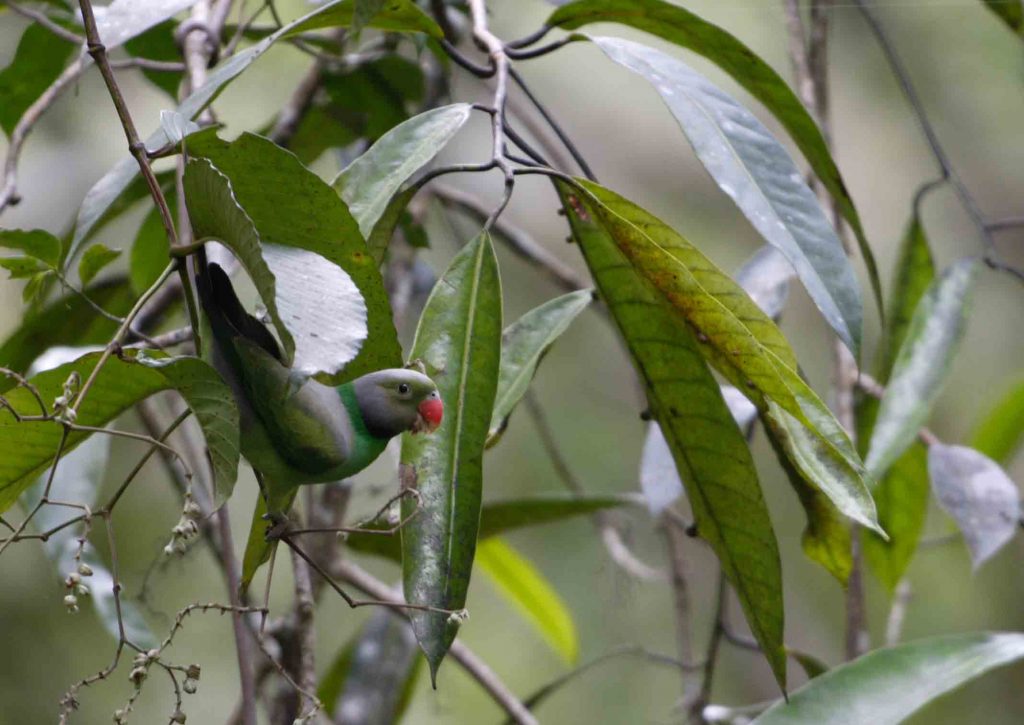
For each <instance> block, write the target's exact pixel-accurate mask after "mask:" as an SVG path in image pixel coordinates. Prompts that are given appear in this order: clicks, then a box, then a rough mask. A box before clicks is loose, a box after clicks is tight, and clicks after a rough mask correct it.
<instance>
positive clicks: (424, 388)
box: [352, 368, 444, 438]
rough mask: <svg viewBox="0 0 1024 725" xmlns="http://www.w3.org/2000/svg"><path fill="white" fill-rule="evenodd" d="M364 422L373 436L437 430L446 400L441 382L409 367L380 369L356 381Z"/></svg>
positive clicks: (356, 394) (383, 436) (356, 390)
mask: <svg viewBox="0 0 1024 725" xmlns="http://www.w3.org/2000/svg"><path fill="white" fill-rule="evenodd" d="M352 388H353V390H354V392H355V398H356V403H357V404H358V406H359V412H360V413H361V414H362V417H363V423H365V424H366V428H367V430H368V431H369V432H370V434H371V435H374V436H377V437H380V438H391V437H392V436H396V435H398V434H399V433H403V432H405V431H411V432H412V433H420V432H423V431H426V432H432V431H435V430H437V428H438V427H439V426H440V425H441V420H442V419H443V418H444V403H443V402H442V401H441V394H440V393H439V392H438V391H437V385H436V384H435V383H434V381H433V380H431V379H430V378H428V377H427V376H426V375H424V374H423V373H420V372H417V371H415V370H409V369H407V368H394V369H390V370H379V371H377V372H375V373H369V374H368V375H364V376H362V377H361V378H357V379H356V380H355V381H353V383H352Z"/></svg>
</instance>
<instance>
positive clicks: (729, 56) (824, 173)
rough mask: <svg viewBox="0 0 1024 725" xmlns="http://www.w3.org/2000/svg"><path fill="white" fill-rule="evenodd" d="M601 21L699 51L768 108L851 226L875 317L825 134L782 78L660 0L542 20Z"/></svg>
mask: <svg viewBox="0 0 1024 725" xmlns="http://www.w3.org/2000/svg"><path fill="white" fill-rule="evenodd" d="M602 22H611V23H620V24H622V25H628V26H629V27H632V28H636V29H637V30H642V31H644V32H647V33H652V34H653V35H656V36H658V37H659V38H663V39H665V40H667V41H669V42H670V43H675V44H676V45H679V46H681V47H683V48H686V49H687V50H691V51H693V52H694V53H699V54H700V55H702V56H704V57H705V58H707V59H708V60H709V61H711V62H712V63H714V64H715V65H717V66H718V67H719V68H721V69H722V70H723V71H725V72H726V73H728V74H729V75H730V76H732V78H733V80H735V81H736V82H737V83H739V84H740V85H741V86H742V87H743V88H744V89H746V91H747V92H748V93H750V95H752V96H753V97H754V98H756V99H757V100H758V101H760V102H761V103H762V104H764V106H765V108H767V109H768V110H769V111H771V113H772V115H774V116H775V118H776V119H778V121H779V123H781V124H782V125H783V127H785V129H786V131H788V132H789V135H790V137H791V138H792V139H793V141H794V142H796V145H797V147H798V148H799V149H800V151H801V152H802V153H803V155H804V158H806V159H807V161H808V163H809V164H810V165H811V168H812V169H814V173H815V174H816V175H817V176H818V178H819V179H821V181H822V183H823V184H824V185H825V188H826V189H828V192H829V194H830V195H831V196H832V198H833V199H835V200H836V202H837V203H838V206H839V213H840V214H842V215H843V218H844V219H846V221H847V222H849V224H850V227H851V228H852V229H853V232H854V235H855V236H856V237H857V243H858V245H859V247H860V252H861V256H862V257H863V258H864V264H865V266H866V267H867V271H868V276H869V277H870V279H871V287H872V290H873V291H874V296H875V302H876V304H877V305H878V311H879V314H880V315H881V314H882V310H883V307H882V285H881V280H880V279H879V275H878V266H877V264H876V263H875V257H874V254H873V253H872V251H871V246H870V245H869V244H868V239H867V236H866V235H865V233H864V227H863V225H862V224H861V220H860V215H859V214H858V213H857V208H856V206H854V203H853V198H852V197H851V196H850V192H849V190H848V189H847V188H846V184H845V182H844V181H843V177H842V175H841V174H840V173H839V168H838V167H837V166H836V162H835V161H834V160H833V158H832V154H831V153H830V152H829V148H828V144H827V143H826V142H825V137H824V136H823V135H822V133H821V130H820V129H819V128H818V125H817V124H816V123H815V122H814V119H813V118H811V114H810V113H808V111H807V109H806V108H804V105H803V103H801V102H800V99H799V98H797V96H796V94H795V93H793V91H792V90H790V88H789V86H788V85H787V84H786V81H784V80H783V79H782V77H781V76H779V74H778V73H776V72H775V70H774V69H773V68H772V67H771V66H770V65H768V63H766V62H765V61H764V60H763V59H762V58H760V57H759V56H758V55H757V54H756V53H755V52H754V51H753V50H751V49H750V48H749V47H747V46H746V45H745V44H744V43H743V42H742V41H740V40H739V39H738V38H736V37H735V36H733V35H732V34H730V33H729V32H728V31H726V30H724V29H722V28H720V27H718V26H717V25H714V24H713V23H709V22H708V21H706V20H704V19H703V18H701V17H699V16H697V15H694V14H693V13H691V12H690V11H689V10H686V9H685V8H681V7H679V6H678V5H674V4H672V3H668V2H663V0H579V1H578V2H571V3H567V4H566V5H564V6H563V7H560V8H558V9H557V10H555V12H554V13H553V14H552V15H551V17H550V18H548V25H554V26H558V27H561V28H565V29H567V30H574V29H576V28H581V27H583V26H584V25H589V24H591V23H602ZM772 316H774V315H772Z"/></svg>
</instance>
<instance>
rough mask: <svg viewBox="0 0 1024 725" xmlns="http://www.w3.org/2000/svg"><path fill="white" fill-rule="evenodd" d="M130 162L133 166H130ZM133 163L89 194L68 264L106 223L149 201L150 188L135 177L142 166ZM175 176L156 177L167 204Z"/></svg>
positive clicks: (170, 172)
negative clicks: (139, 203)
mask: <svg viewBox="0 0 1024 725" xmlns="http://www.w3.org/2000/svg"><path fill="white" fill-rule="evenodd" d="M160 133H161V134H162V133H163V131H161V132H160ZM127 161H131V162H133V163H132V164H127V163H126V162H127ZM134 162H135V159H134V158H129V159H125V160H124V161H121V162H120V163H119V164H117V165H116V166H115V167H114V168H113V169H112V170H111V171H110V172H108V173H107V175H106V176H104V177H103V178H102V179H100V180H99V181H98V182H97V183H96V184H95V185H94V186H93V187H92V188H91V189H90V190H89V191H88V193H86V195H85V198H84V199H83V200H82V205H81V206H80V207H79V209H78V217H77V218H76V220H75V230H74V233H73V234H72V235H71V241H70V243H69V245H68V250H67V253H66V255H65V257H64V260H65V262H67V261H68V260H70V259H72V258H73V257H74V255H75V254H77V252H78V250H79V249H81V246H82V244H84V243H85V242H87V241H88V240H89V239H92V238H93V237H94V236H95V235H96V233H97V232H99V230H100V229H102V228H103V227H104V226H105V225H106V224H108V223H109V222H111V221H112V220H114V219H116V218H117V217H119V216H120V215H121V214H123V213H124V212H126V211H128V210H129V209H131V208H132V207H133V206H134V205H135V204H136V202H139V201H141V200H142V199H149V187H148V186H146V183H145V181H144V180H143V179H142V177H141V176H137V175H136V172H137V171H138V168H139V167H138V164H135V163H134ZM133 164H134V170H133V168H132V167H133ZM125 170H127V173H125ZM174 175H175V171H174V170H173V169H171V170H168V171H161V172H159V173H157V175H156V178H157V181H158V182H159V184H160V188H161V189H162V190H163V191H164V196H165V197H167V201H168V203H171V200H172V199H174V197H175V194H172V193H170V190H171V189H172V188H173V187H172V184H173V183H174ZM115 177H116V178H115ZM162 269H163V267H161V270H162Z"/></svg>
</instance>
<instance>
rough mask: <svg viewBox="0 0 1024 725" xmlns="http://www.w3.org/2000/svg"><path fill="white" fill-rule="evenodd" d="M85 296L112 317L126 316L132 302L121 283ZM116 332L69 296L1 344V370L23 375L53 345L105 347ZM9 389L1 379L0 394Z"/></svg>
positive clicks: (100, 285) (102, 285)
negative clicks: (2, 368) (4, 369)
mask: <svg viewBox="0 0 1024 725" xmlns="http://www.w3.org/2000/svg"><path fill="white" fill-rule="evenodd" d="M86 292H87V293H88V295H89V297H90V298H91V299H92V300H93V302H95V303H96V304H98V305H100V306H101V307H103V309H105V310H107V311H108V312H110V313H111V314H114V315H124V314H126V313H127V312H128V310H129V309H130V308H131V306H132V303H133V302H134V301H135V295H134V294H133V293H132V290H131V288H130V287H129V286H128V283H127V281H126V280H124V279H111V280H107V281H103V282H100V283H98V284H96V285H93V286H92V287H90V288H88V289H87V290H86ZM116 329H117V324H116V323H115V322H113V321H112V320H109V319H107V318H106V317H103V316H102V315H98V314H96V310H94V309H93V308H92V307H91V306H90V305H89V303H87V302H86V301H85V300H83V299H82V297H81V296H80V295H78V294H74V293H69V294H68V295H66V296H64V297H61V298H59V299H57V300H55V301H54V302H52V303H51V304H49V305H47V306H46V307H45V308H43V309H41V310H39V311H36V312H32V313H29V314H28V315H26V316H25V317H24V319H23V320H22V323H21V326H20V327H18V329H16V330H15V331H14V332H13V333H12V334H11V336H10V337H8V338H7V340H5V341H4V342H3V344H0V366H2V367H6V368H10V369H12V370H17V371H20V372H24V371H25V370H27V369H28V366H29V365H30V364H32V361H33V360H35V359H36V358H37V357H39V356H40V355H42V354H43V352H45V351H46V350H47V349H48V348H50V347H52V346H54V345H58V344H59V345H70V346H75V345H101V344H105V343H106V342H108V341H109V340H110V338H111V337H112V336H113V334H114V332H115V331H116ZM12 385H13V381H11V380H10V379H8V378H4V377H3V376H0V393H2V392H3V391H5V390H8V389H9V388H10V387H11V386H12Z"/></svg>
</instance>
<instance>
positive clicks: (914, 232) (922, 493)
mask: <svg viewBox="0 0 1024 725" xmlns="http://www.w3.org/2000/svg"><path fill="white" fill-rule="evenodd" d="M934 279H935V262H934V261H933V259H932V252H931V248H930V246H929V244H928V237H927V235H926V234H925V229H924V225H923V224H922V223H921V220H920V218H918V216H917V214H914V216H913V218H912V219H911V221H910V224H909V225H908V226H907V230H906V232H905V233H904V235H903V241H902V243H901V244H900V253H899V256H898V258H897V262H896V268H895V270H894V281H893V288H892V298H891V300H890V302H889V309H888V315H887V317H886V325H885V332H884V335H883V337H882V345H881V350H880V351H879V357H878V359H879V364H878V367H877V368H876V373H875V374H876V376H877V377H878V380H879V381H881V382H882V383H883V384H884V383H887V382H888V381H889V376H890V374H891V373H892V366H893V363H894V362H895V359H896V354H897V352H899V349H900V347H901V346H902V345H903V341H904V340H905V339H906V336H907V330H908V329H909V328H910V322H911V320H912V319H913V317H914V311H915V310H916V309H917V306H918V304H919V303H920V301H921V299H922V298H923V297H924V295H925V292H926V291H927V290H928V287H929V286H930V285H931V283H932V282H933V281H934ZM877 416H878V401H877V400H876V399H874V398H871V397H866V396H865V397H864V398H863V399H862V400H861V401H860V402H859V403H858V405H857V441H858V443H859V444H860V446H861V449H862V451H866V450H867V447H868V442H869V441H870V439H871V433H872V430H873V429H874V426H875V420H876V418H877ZM929 488H930V487H929V483H928V464H927V453H926V451H925V448H924V446H923V445H922V444H921V443H917V442H915V443H913V444H911V446H910V448H908V449H907V450H906V451H905V452H904V453H903V455H902V456H900V457H899V458H898V459H896V461H895V462H894V463H893V464H892V466H891V467H890V468H889V470H888V471H886V472H885V474H884V475H882V476H880V477H879V480H878V483H877V485H876V486H875V488H874V489H873V490H872V492H871V493H872V495H873V496H874V499H875V505H876V507H877V508H878V521H879V523H880V524H881V525H882V528H884V529H885V532H886V533H887V534H888V535H889V540H888V541H886V540H884V539H882V537H880V536H877V535H875V534H869V535H867V536H865V537H864V540H863V547H864V558H865V560H866V561H867V563H868V566H869V567H870V568H871V570H872V571H873V572H874V573H875V575H876V576H878V578H879V579H880V580H881V581H882V583H883V584H884V585H885V587H886V588H887V589H888V590H889V592H890V594H891V593H893V592H895V591H896V586H897V584H899V581H900V579H901V578H902V577H903V574H904V573H905V572H906V570H907V567H908V566H909V565H910V560H911V559H912V558H913V556H914V552H915V551H916V550H917V544H918V541H919V540H920V538H921V532H922V531H923V530H924V522H925V517H926V515H927V513H928V494H929Z"/></svg>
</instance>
